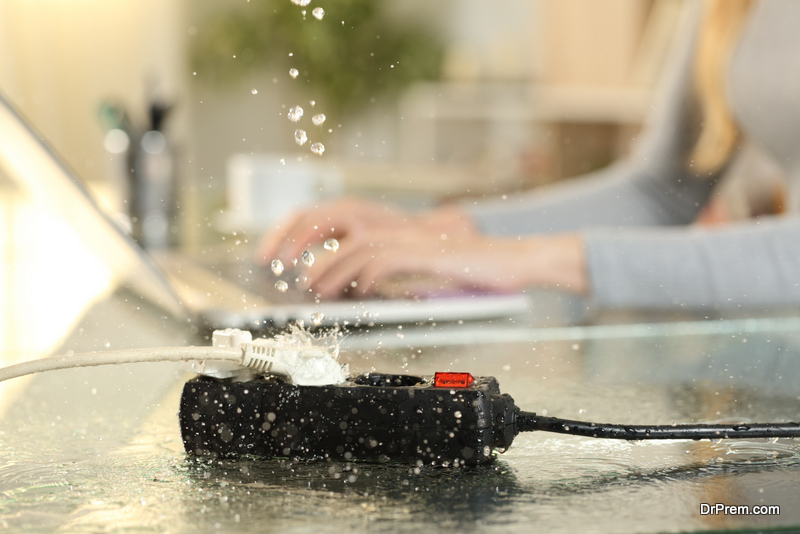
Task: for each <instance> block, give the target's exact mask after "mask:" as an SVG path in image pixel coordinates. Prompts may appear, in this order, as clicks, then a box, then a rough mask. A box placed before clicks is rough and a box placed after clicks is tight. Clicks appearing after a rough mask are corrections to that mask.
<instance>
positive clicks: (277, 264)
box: [270, 260, 283, 276]
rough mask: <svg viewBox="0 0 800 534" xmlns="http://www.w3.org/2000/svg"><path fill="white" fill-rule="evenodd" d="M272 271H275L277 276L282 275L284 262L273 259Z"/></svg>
mask: <svg viewBox="0 0 800 534" xmlns="http://www.w3.org/2000/svg"><path fill="white" fill-rule="evenodd" d="M270 267H272V272H273V273H275V276H280V275H281V273H282V272H283V262H282V261H281V260H272V264H271V265H270Z"/></svg>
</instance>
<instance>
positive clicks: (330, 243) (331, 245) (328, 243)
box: [322, 238, 339, 252]
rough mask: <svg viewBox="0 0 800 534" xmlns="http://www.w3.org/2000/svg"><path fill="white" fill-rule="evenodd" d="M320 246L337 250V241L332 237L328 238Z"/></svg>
mask: <svg viewBox="0 0 800 534" xmlns="http://www.w3.org/2000/svg"><path fill="white" fill-rule="evenodd" d="M322 246H323V247H325V250H332V251H334V252H336V251H337V250H339V242H338V241H336V240H335V239H334V238H330V239H328V240H327V241H325V244H324V245H322Z"/></svg>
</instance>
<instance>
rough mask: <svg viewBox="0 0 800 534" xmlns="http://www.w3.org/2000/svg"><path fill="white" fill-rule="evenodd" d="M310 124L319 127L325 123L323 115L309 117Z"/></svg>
mask: <svg viewBox="0 0 800 534" xmlns="http://www.w3.org/2000/svg"><path fill="white" fill-rule="evenodd" d="M311 122H313V123H314V126H321V125H322V123H323V122H325V115H324V114H322V113H319V114H317V115H314V116H313V117H311Z"/></svg>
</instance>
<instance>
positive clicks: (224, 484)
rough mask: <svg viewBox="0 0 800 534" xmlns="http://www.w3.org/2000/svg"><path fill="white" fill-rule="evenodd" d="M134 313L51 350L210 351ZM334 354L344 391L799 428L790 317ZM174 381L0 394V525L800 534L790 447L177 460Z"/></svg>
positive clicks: (684, 445)
mask: <svg viewBox="0 0 800 534" xmlns="http://www.w3.org/2000/svg"><path fill="white" fill-rule="evenodd" d="M133 308H135V306H134V304H131V302H129V299H127V297H125V296H124V295H121V294H115V295H114V296H113V297H112V298H110V299H109V300H108V301H106V302H105V303H104V304H103V305H101V306H97V307H96V309H94V310H93V311H92V312H90V313H89V314H88V315H87V316H86V318H84V320H83V322H82V325H83V326H82V327H81V328H80V329H79V331H76V333H75V334H74V335H73V337H71V338H69V339H68V340H67V342H66V344H65V345H64V347H63V348H64V349H66V350H74V351H76V352H80V351H81V350H82V348H81V347H82V344H83V345H86V344H87V343H88V344H89V345H92V346H95V345H96V344H97V343H98V342H100V343H102V342H103V340H104V339H105V338H104V337H103V336H106V337H107V338H108V339H109V340H110V339H112V337H111V336H112V335H113V332H111V331H110V330H113V328H111V329H110V328H109V326H110V325H111V324H114V323H115V322H118V321H119V318H120V317H125V318H126V319H125V321H124V322H125V324H126V327H127V330H126V331H129V332H132V333H131V335H135V333H136V332H149V333H150V334H151V344H153V345H170V344H173V345H177V344H203V343H206V341H205V340H204V339H203V338H202V336H200V335H197V336H194V337H192V336H191V335H187V334H186V332H182V333H180V332H181V329H180V328H177V327H176V326H175V325H173V324H170V322H169V319H167V318H166V317H160V316H155V315H154V316H153V317H150V318H140V319H138V320H134V319H135V318H136V317H137V316H136V315H135V314H134V313H132V312H131V310H132V309H133ZM145 317H149V316H145ZM148 321H149V322H148ZM176 332H177V333H176ZM108 343H109V344H111V345H112V347H111V348H113V347H114V346H118V345H114V343H119V342H118V341H113V342H112V341H109V342H108ZM122 344H124V342H122ZM341 347H342V351H341V356H340V358H341V360H342V361H343V362H347V363H349V364H350V366H351V371H352V372H353V373H354V374H355V373H360V372H370V371H379V372H383V373H402V374H415V375H430V374H432V373H434V372H436V371H465V372H469V373H472V374H473V375H474V376H476V377H479V376H494V377H496V378H497V379H498V381H499V384H500V388H501V390H502V392H504V393H508V394H510V395H511V396H512V397H513V398H514V400H515V401H516V404H517V405H518V406H519V407H521V408H522V409H523V410H527V411H534V412H537V413H539V414H546V415H551V416H558V417H563V418H567V419H578V420H585V421H594V422H602V423H621V424H662V425H670V424H678V423H692V422H732V421H736V422H786V421H797V420H798V419H800V386H799V385H798V383H797V380H796V379H795V377H796V376H798V372H799V371H800V360H798V352H800V319H799V318H794V317H781V318H759V319H741V320H739V319H731V320H711V319H707V320H687V321H678V322H668V323H658V322H649V323H648V322H641V323H634V324H596V325H588V326H580V327H569V326H567V327H541V326H539V327H536V326H531V325H530V324H527V323H526V321H525V320H524V319H523V318H517V319H515V320H498V321H486V322H480V323H466V324H458V323H451V324H439V325H435V324H430V323H427V324H419V325H404V326H403V327H398V326H392V327H384V328H380V327H367V328H364V329H361V330H359V331H353V332H350V333H349V334H348V335H347V336H345V337H344V338H343V339H342V341H341ZM189 378H190V375H189V374H188V373H185V372H183V371H181V370H180V369H179V367H178V366H177V365H175V364H171V363H155V364H128V365H122V366H112V367H96V368H84V369H74V370H64V371H55V372H51V373H44V374H40V375H36V376H33V377H28V378H23V379H18V381H15V382H8V383H5V384H3V385H2V386H0V495H2V497H0V525H2V526H3V527H4V528H8V529H12V530H13V529H19V530H23V529H24V530H32V531H52V530H65V531H69V532H118V531H128V530H137V531H139V530H143V531H170V532H187V531H192V532H195V531H204V532H205V531H221V532H234V531H235V532H270V531H282V532H298V531H303V532H306V531H315V532H342V531H352V532H363V531H369V532H379V531H393V532H397V531H403V532H405V531H416V530H422V529H424V530H435V531H442V532H447V531H480V532H528V531H530V530H531V529H532V528H538V529H541V530H542V531H544V532H676V531H677V532H685V531H714V530H735V531H751V530H752V531H760V530H762V529H782V528H786V529H790V528H793V527H797V526H799V525H800V507H799V506H798V501H800V491H798V489H800V482H798V480H800V478H799V477H798V475H800V461H798V452H800V448H799V447H798V445H797V443H795V442H794V441H793V440H790V439H780V440H777V441H775V440H767V439H748V440H722V441H718V442H712V441H709V440H700V441H691V440H689V441H679V440H669V441H644V442H638V443H631V442H628V441H624V440H621V441H619V440H603V439H593V438H584V437H576V436H567V435H561V434H548V433H544V432H532V433H522V434H520V435H518V436H517V437H516V439H515V440H514V443H513V445H512V446H511V447H510V448H509V449H508V450H507V451H506V452H505V453H502V454H501V453H499V452H498V453H497V456H496V459H495V460H494V462H492V463H491V464H490V465H485V466H479V467H457V468H454V467H452V466H447V467H445V466H431V465H416V464H411V465H409V464H404V463H393V462H386V463H367V462H358V461H351V462H344V461H341V462H340V461H303V460H289V459H269V460H264V459H253V458H251V459H239V460H220V459H209V458H198V457H194V456H191V455H187V454H186V453H185V452H184V450H183V444H182V441H181V435H180V430H179V426H178V416H177V411H178V406H179V396H180V391H181V387H182V384H183V383H184V382H185V381H186V380H187V379H189ZM704 505H705V506H704ZM717 505H721V506H736V507H737V508H736V509H735V510H734V511H736V512H739V513H736V514H734V513H732V512H731V509H729V510H728V512H727V513H723V512H722V511H718V510H719V509H718V508H717ZM743 507H748V508H747V509H746V510H745V508H743ZM744 511H748V512H749V514H744V513H742V512H744ZM756 512H765V514H756Z"/></svg>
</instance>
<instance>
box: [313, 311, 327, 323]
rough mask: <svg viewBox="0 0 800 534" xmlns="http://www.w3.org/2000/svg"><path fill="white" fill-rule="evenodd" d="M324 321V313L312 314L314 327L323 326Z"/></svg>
mask: <svg viewBox="0 0 800 534" xmlns="http://www.w3.org/2000/svg"><path fill="white" fill-rule="evenodd" d="M323 319H325V314H324V313H322V312H315V313H312V314H311V323H312V324H314V326H319V325H321V324H322V320H323Z"/></svg>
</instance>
